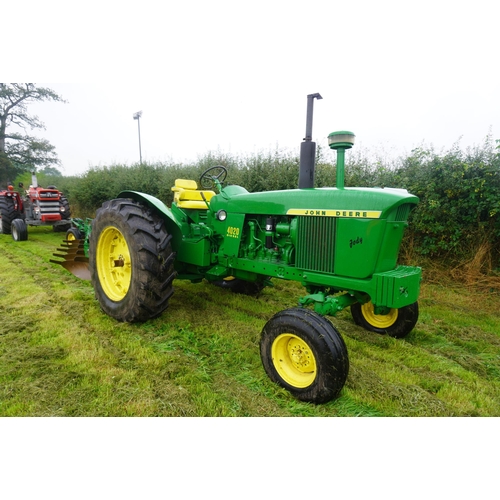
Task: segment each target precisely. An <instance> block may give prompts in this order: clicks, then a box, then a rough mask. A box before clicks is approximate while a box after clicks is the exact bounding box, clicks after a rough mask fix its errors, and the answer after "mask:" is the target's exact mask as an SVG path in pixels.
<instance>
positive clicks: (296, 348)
mask: <svg viewBox="0 0 500 500" xmlns="http://www.w3.org/2000/svg"><path fill="white" fill-rule="evenodd" d="M271 355H272V358H273V364H274V367H275V368H276V371H277V372H278V374H279V375H280V377H281V378H282V379H283V380H284V381H285V382H286V383H287V384H290V385H291V386H293V387H298V388H304V387H308V386H310V385H311V384H312V383H313V382H314V379H315V378H316V358H315V357H314V354H313V352H312V349H311V348H310V347H309V345H308V344H307V343H306V342H305V341H304V340H302V339H301V338H300V337H297V336H296V335H293V334H291V333H283V334H281V335H279V336H278V337H276V339H275V340H274V342H273V345H272V348H271Z"/></svg>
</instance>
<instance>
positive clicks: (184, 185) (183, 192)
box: [172, 179, 215, 210]
mask: <svg viewBox="0 0 500 500" xmlns="http://www.w3.org/2000/svg"><path fill="white" fill-rule="evenodd" d="M172 191H173V192H174V203H176V205H177V206H178V207H179V208H195V209H205V210H206V209H207V208H208V204H207V203H208V202H210V200H211V199H212V196H215V193H214V192H213V191H198V185H197V184H196V181H192V180H187V179H176V180H175V185H174V187H173V188H172ZM205 201H206V202H207V203H205Z"/></svg>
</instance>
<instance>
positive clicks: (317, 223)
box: [296, 217, 335, 274]
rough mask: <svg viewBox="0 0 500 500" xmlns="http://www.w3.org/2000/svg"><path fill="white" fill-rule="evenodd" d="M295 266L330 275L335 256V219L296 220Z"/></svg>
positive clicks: (309, 218)
mask: <svg viewBox="0 0 500 500" xmlns="http://www.w3.org/2000/svg"><path fill="white" fill-rule="evenodd" d="M297 219H298V220H297V246H296V256H297V257H296V266H297V267H298V268H300V269H305V270H308V271H320V272H324V273H332V274H333V270H334V265H333V264H334V256H335V218H334V217H298V218H297Z"/></svg>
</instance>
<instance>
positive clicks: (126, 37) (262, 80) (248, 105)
mask: <svg viewBox="0 0 500 500" xmlns="http://www.w3.org/2000/svg"><path fill="white" fill-rule="evenodd" d="M16 5H17V4H16ZM23 6H24V7H23V15H22V16H21V17H20V16H19V10H18V9H19V6H17V7H16V6H9V7H6V8H4V7H3V8H2V9H3V10H2V11H3V12H4V14H6V15H4V16H3V17H4V19H10V22H8V23H3V28H4V26H6V25H7V26H6V28H5V30H3V31H4V34H3V35H2V39H3V40H4V42H8V43H4V47H3V54H2V60H3V62H2V68H1V72H2V73H3V74H4V80H7V79H8V81H35V82H37V83H38V84H40V85H43V86H48V87H50V88H52V89H53V90H55V91H57V92H58V93H59V94H60V95H61V96H62V97H63V98H64V99H66V100H67V101H68V103H67V104H60V103H43V104H40V105H36V106H32V107H31V108H30V110H31V111H32V112H34V113H36V114H37V115H38V116H39V117H40V118H41V120H42V121H43V122H44V123H45V125H46V127H47V128H46V130H45V131H40V132H37V134H38V135H41V136H43V137H45V138H47V139H48V140H49V141H50V142H51V143H52V144H53V145H55V146H56V150H57V152H58V155H59V158H60V159H61V161H62V167H63V168H62V171H63V173H64V174H65V175H73V174H81V173H84V172H85V170H86V169H87V168H88V167H90V166H98V165H109V164H111V163H127V164H132V163H135V162H137V161H138V160H139V144H138V142H139V141H138V128H137V121H134V120H133V114H134V113H135V112H136V111H142V112H143V115H142V118H141V121H140V125H141V141H142V157H143V160H145V161H163V160H174V161H179V162H186V161H190V160H196V158H197V157H199V156H203V155H205V154H206V153H207V152H208V151H214V150H218V149H219V150H221V151H222V152H227V153H231V154H234V155H239V154H241V155H247V154H253V153H254V152H256V151H261V150H264V151H268V150H269V149H270V148H271V149H274V148H275V147H279V148H283V149H286V150H292V151H294V150H295V151H297V153H298V151H299V146H300V142H301V141H302V139H303V137H304V133H305V119H306V102H307V99H306V97H307V95H308V94H311V93H316V92H319V93H320V94H321V95H322V97H323V99H322V100H320V101H315V104H314V126H313V138H314V140H316V141H317V142H318V143H320V144H324V145H325V146H326V137H327V135H328V134H329V133H330V132H332V131H335V130H351V131H353V132H354V133H355V134H356V141H357V145H356V146H355V147H362V148H364V149H365V150H383V151H385V152H386V153H387V154H389V155H397V154H398V153H403V154H404V153H407V152H409V151H410V150H411V149H412V148H414V147H416V146H419V145H421V144H422V143H424V144H427V145H431V144H432V145H433V146H434V147H435V148H436V149H437V150H440V149H441V148H449V147H451V146H452V145H453V143H455V142H457V141H458V140H459V139H460V144H461V145H462V146H463V147H466V146H469V145H473V144H480V143H482V142H483V140H484V139H485V138H486V136H487V135H488V134H489V133H491V134H492V136H493V139H500V70H499V62H498V57H499V50H498V48H499V43H498V8H497V7H496V6H495V2H494V1H493V0H490V1H484V0H476V1H475V2H470V1H467V2H466V1H461V0H455V1H440V0H433V1H427V0H423V1H419V2H411V3H410V2H403V1H392V0H379V1H367V0H359V1H356V2H347V1H337V0H330V1H316V0H308V1H307V2H290V1H288V2H284V1H273V0H266V1H259V0H254V1H252V2H236V1H234V0H233V1H218V0H212V1H204V2H200V1H196V0H194V1H191V2H180V1H176V2H168V1H163V2H158V1H148V0H143V1H142V2H134V3H131V2H128V3H126V2H123V1H120V2H118V1H106V0H100V1H99V2H94V1H87V2H85V3H78V4H76V3H72V2H67V1H50V0H46V1H44V2H32V3H30V2H27V4H23ZM15 9H17V10H15ZM5 69H6V70H7V71H4V70H5ZM51 82H66V83H51ZM332 158H333V153H332Z"/></svg>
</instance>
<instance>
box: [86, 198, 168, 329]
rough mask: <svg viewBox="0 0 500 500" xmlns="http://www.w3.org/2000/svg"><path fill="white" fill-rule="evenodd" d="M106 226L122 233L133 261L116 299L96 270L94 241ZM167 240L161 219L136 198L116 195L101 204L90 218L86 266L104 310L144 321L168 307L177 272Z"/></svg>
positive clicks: (116, 315)
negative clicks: (125, 289)
mask: <svg viewBox="0 0 500 500" xmlns="http://www.w3.org/2000/svg"><path fill="white" fill-rule="evenodd" d="M108 226H114V227H116V228H117V229H119V230H120V232H121V233H122V234H123V236H124V237H125V239H126V242H127V245H128V247H129V250H130V255H131V261H132V281H131V283H130V287H129V290H128V292H127V294H126V295H125V297H124V298H123V299H122V300H120V301H119V302H115V301H113V300H111V299H109V297H108V296H107V295H106V294H105V292H104V291H103V289H102V287H101V284H100V281H99V275H98V272H97V264H96V248H97V242H98V240H99V235H100V233H101V232H102V231H103V230H104V229H105V228H106V227H108ZM170 240H171V236H170V235H169V234H168V233H167V230H166V228H165V223H164V221H163V219H161V218H160V217H159V216H158V215H157V214H155V213H154V212H152V211H151V210H150V209H148V208H146V207H145V206H143V205H141V204H140V203H139V202H137V201H134V200H130V199H124V198H118V199H115V200H111V201H107V202H105V203H104V204H103V205H102V207H101V208H100V209H99V210H98V211H97V214H96V217H95V219H94V220H93V222H92V231H91V234H90V241H89V269H90V276H91V281H92V284H93V286H94V290H95V294H96V298H97V300H98V301H99V304H100V306H101V308H102V310H103V311H104V312H105V313H106V314H108V315H109V316H111V317H113V318H115V319H117V320H119V321H125V322H136V321H146V320H148V319H152V318H155V317H157V316H159V315H160V314H161V313H162V312H163V311H164V310H165V309H166V308H167V307H168V301H169V299H170V297H171V296H172V294H173V286H172V283H173V280H174V278H175V275H176V273H175V271H174V257H175V255H174V253H173V251H172V246H171V243H170Z"/></svg>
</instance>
